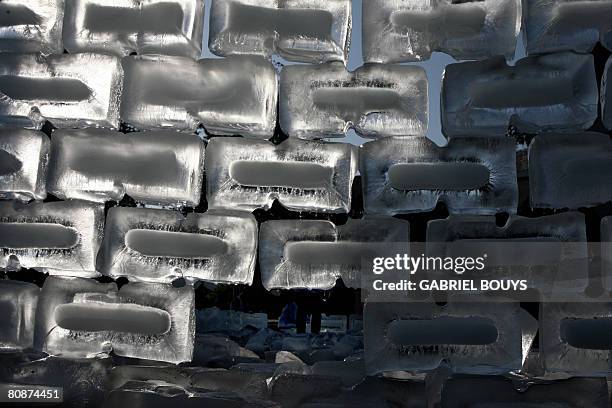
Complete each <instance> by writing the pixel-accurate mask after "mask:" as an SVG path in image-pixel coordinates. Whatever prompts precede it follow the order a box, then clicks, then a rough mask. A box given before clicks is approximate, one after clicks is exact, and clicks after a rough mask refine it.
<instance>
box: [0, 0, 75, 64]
mask: <svg viewBox="0 0 612 408" xmlns="http://www.w3.org/2000/svg"><path fill="white" fill-rule="evenodd" d="M63 16H64V0H28V1H23V0H3V1H2V2H1V3H0V51H1V52H42V53H43V54H61V52H62V51H63V48H62V22H63Z"/></svg>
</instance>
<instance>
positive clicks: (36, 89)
mask: <svg viewBox="0 0 612 408" xmlns="http://www.w3.org/2000/svg"><path fill="white" fill-rule="evenodd" d="M122 74H123V71H122V68H121V65H120V61H119V60H118V59H117V58H116V57H111V56H107V55H100V54H61V55H52V56H49V57H44V56H41V55H38V54H7V53H3V54H1V55H0V126H3V127H6V126H9V127H11V126H15V127H27V128H40V127H41V126H42V125H43V123H44V122H45V120H49V121H50V122H51V123H52V124H53V125H54V126H55V127H59V128H63V127H70V128H71V127H89V126H95V127H118V126H119V99H120V97H121V88H122V77H123V75H122Z"/></svg>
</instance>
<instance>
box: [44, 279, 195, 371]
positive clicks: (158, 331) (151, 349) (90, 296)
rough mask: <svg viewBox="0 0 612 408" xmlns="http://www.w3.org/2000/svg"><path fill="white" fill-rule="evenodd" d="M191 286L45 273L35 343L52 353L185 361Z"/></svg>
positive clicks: (191, 321)
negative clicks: (120, 283)
mask: <svg viewBox="0 0 612 408" xmlns="http://www.w3.org/2000/svg"><path fill="white" fill-rule="evenodd" d="M194 302H195V295H194V292H193V288H192V287H190V286H184V287H182V288H175V287H172V286H171V285H164V284H154V283H148V284H146V283H129V284H127V285H124V286H122V287H121V289H120V290H119V291H118V290H117V286H116V285H115V284H114V283H98V282H96V281H94V280H88V279H79V278H56V277H49V278H47V280H46V281H45V284H44V286H43V289H42V292H41V295H40V298H39V302H38V309H37V316H36V331H35V340H34V342H35V347H36V348H37V349H39V350H42V351H44V352H46V353H49V354H52V355H62V356H67V357H93V356H95V355H97V354H100V353H108V352H110V351H113V352H114V353H115V354H117V355H120V356H124V357H134V358H142V359H149V360H156V361H166V362H170V363H180V362H183V361H191V357H192V353H193V339H194V334H195V317H194Z"/></svg>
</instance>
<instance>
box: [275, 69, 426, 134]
mask: <svg viewBox="0 0 612 408" xmlns="http://www.w3.org/2000/svg"><path fill="white" fill-rule="evenodd" d="M280 82H281V85H280V86H281V93H280V99H279V101H280V107H279V112H280V113H279V115H280V125H281V127H282V129H283V130H284V131H285V133H287V134H288V135H289V136H297V137H300V138H302V139H316V138H324V137H342V136H344V134H345V132H346V131H348V130H349V129H350V128H354V129H355V130H356V131H357V132H358V133H359V134H361V135H362V136H364V137H384V136H413V135H415V136H416V135H425V133H426V132H427V109H428V108H427V75H426V74H425V70H423V69H422V68H421V67H415V66H400V65H366V66H363V67H361V68H358V69H357V70H356V71H355V72H349V71H347V70H346V69H345V68H344V66H343V65H342V64H340V63H330V64H324V65H291V66H287V67H285V68H283V70H282V71H281V80H280Z"/></svg>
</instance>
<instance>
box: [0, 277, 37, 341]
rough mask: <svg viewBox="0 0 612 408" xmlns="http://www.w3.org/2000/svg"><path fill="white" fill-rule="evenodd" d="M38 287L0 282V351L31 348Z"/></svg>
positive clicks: (12, 282) (6, 281)
mask: <svg viewBox="0 0 612 408" xmlns="http://www.w3.org/2000/svg"><path fill="white" fill-rule="evenodd" d="M38 293H39V289H38V286H36V285H34V284H32V283H28V282H20V281H12V280H0V310H2V318H1V319H0V351H6V350H14V349H16V350H22V349H27V348H32V344H33V341H34V314H35V312H36V303H37V302H38Z"/></svg>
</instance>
